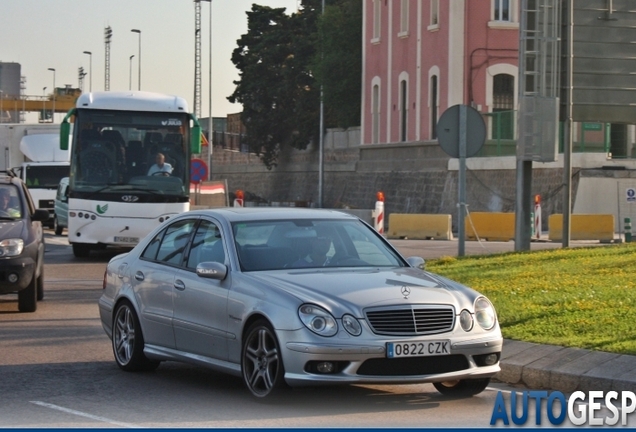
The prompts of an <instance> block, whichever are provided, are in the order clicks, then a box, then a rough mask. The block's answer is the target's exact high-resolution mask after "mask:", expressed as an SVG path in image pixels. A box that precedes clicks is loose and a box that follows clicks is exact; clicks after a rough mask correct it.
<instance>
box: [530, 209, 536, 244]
mask: <svg viewBox="0 0 636 432" xmlns="http://www.w3.org/2000/svg"><path fill="white" fill-rule="evenodd" d="M534 230H535V223H534V213H532V212H530V238H534Z"/></svg>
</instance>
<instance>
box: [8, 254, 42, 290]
mask: <svg viewBox="0 0 636 432" xmlns="http://www.w3.org/2000/svg"><path fill="white" fill-rule="evenodd" d="M11 275H16V276H17V277H18V279H17V280H16V281H15V282H10V281H9V280H10V279H11V277H10V276H11ZM34 276H35V261H34V260H33V259H32V258H29V257H13V258H3V259H0V294H7V293H14V292H18V291H20V290H22V289H24V288H26V287H27V286H28V285H29V284H30V283H31V280H32V279H33V277H34Z"/></svg>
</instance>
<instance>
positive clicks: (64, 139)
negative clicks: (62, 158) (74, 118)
mask: <svg viewBox="0 0 636 432" xmlns="http://www.w3.org/2000/svg"><path fill="white" fill-rule="evenodd" d="M70 133H71V124H70V123H69V122H68V121H66V120H64V121H63V122H62V124H61V125H60V150H68V138H69V135H70Z"/></svg>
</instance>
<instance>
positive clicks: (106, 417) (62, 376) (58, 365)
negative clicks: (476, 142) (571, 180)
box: [0, 233, 545, 428]
mask: <svg viewBox="0 0 636 432" xmlns="http://www.w3.org/2000/svg"><path fill="white" fill-rule="evenodd" d="M395 244H396V245H397V247H398V248H399V249H400V250H401V251H402V252H403V253H404V254H405V255H420V256H423V257H424V258H429V259H430V258H434V257H437V256H441V255H452V254H453V253H452V251H453V249H454V248H455V249H454V250H455V251H456V250H457V249H456V247H457V243H456V242H436V241H421V242H420V241H413V240H398V241H395ZM472 246H473V245H469V246H468V250H469V251H470V252H468V253H472V251H474V253H480V251H481V250H484V249H483V247H482V246H478V245H474V246H478V248H477V249H473V248H472ZM488 246H489V247H490V248H491V249H490V250H493V249H496V250H500V251H501V250H509V249H510V247H511V244H506V243H502V244H497V245H495V244H489V245H488ZM512 249H513V247H512ZM510 250H511V249H510ZM116 253H117V251H102V252H101V253H99V254H94V255H92V256H91V257H90V258H86V259H76V258H74V257H73V255H72V252H71V249H70V247H69V246H68V243H67V241H66V237H58V236H53V235H52V233H49V234H47V251H46V254H45V258H46V263H45V299H44V300H43V301H42V302H40V303H39V304H38V310H37V312H36V313H32V314H20V313H18V312H17V295H6V296H0V377H1V379H0V395H2V396H1V397H2V403H0V428H18V427H19V428H95V427H100V428H102V427H119V428H125V427H162V428H163V427H201V428H203V427H205V428H208V427H227V428H230V427H232V428H234V427H258V428H261V427H263V428H264V427H285V428H287V427H312V428H315V427H318V428H323V427H324V428H326V427H376V428H377V427H390V428H399V427H417V428H420V427H489V422H490V418H491V415H492V411H493V407H494V403H495V399H496V397H497V392H498V391H500V390H501V391H502V392H503V393H502V394H503V395H504V397H505V398H506V399H508V398H509V392H510V391H511V390H516V391H522V390H523V389H520V388H517V389H512V388H510V387H508V386H505V385H502V384H496V383H494V384H493V385H492V386H491V387H489V388H488V389H487V390H486V391H485V392H483V393H481V394H480V395H478V396H476V397H473V398H470V399H461V400H453V399H450V398H448V397H444V396H442V395H441V394H439V393H438V392H437V391H436V390H435V389H434V387H433V386H432V385H430V384H421V385H400V386H344V387H308V388H300V389H293V390H289V391H287V392H284V393H283V394H282V395H280V396H279V397H277V398H274V399H268V400H265V401H260V400H256V399H255V398H253V397H252V396H251V395H250V394H249V392H248V391H247V390H246V389H245V388H243V385H242V382H241V380H240V379H239V378H235V377H231V376H227V375H223V374H220V373H216V372H212V371H209V370H207V369H203V368H199V367H193V366H188V365H182V364H178V363H171V362H168V363H164V364H162V365H161V366H160V367H159V368H158V369H157V370H156V371H155V372H151V373H126V372H123V371H121V370H120V369H119V368H118V367H117V366H116V364H115V362H114V360H113V354H112V350H111V345H110V341H109V339H108V338H107V336H106V334H105V333H104V331H103V330H102V328H101V324H100V321H99V317H98V309H97V299H98V298H99V296H100V294H101V288H102V278H103V272H104V268H105V265H106V263H107V262H108V260H109V259H110V258H111V257H112V256H114V254H116ZM544 424H545V420H544ZM530 425H531V426H534V423H531V424H530Z"/></svg>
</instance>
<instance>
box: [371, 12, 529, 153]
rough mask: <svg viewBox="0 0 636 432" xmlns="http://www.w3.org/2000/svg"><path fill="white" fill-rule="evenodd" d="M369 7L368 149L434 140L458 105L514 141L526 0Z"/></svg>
mask: <svg viewBox="0 0 636 432" xmlns="http://www.w3.org/2000/svg"><path fill="white" fill-rule="evenodd" d="M362 1H364V12H363V13H364V28H363V72H362V74H363V81H362V85H363V91H362V120H361V134H362V137H361V142H362V144H381V143H398V142H414V141H427V140H434V139H436V138H437V133H436V124H437V121H438V120H439V117H440V116H441V114H442V113H443V112H444V111H445V110H446V109H447V108H449V107H451V106H453V105H457V104H468V105H471V106H472V107H474V108H475V109H477V110H478V111H479V112H481V113H497V112H502V113H503V114H499V115H497V116H496V117H492V116H488V117H487V118H488V119H489V120H488V122H489V124H488V130H489V134H490V136H489V137H488V138H509V139H512V138H514V113H513V112H512V111H513V110H515V109H516V106H517V65H518V46H519V0H362ZM493 118H496V119H498V120H494V122H495V123H497V124H493ZM493 131H494V132H493ZM494 134H496V135H497V137H495V136H493V135H494Z"/></svg>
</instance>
